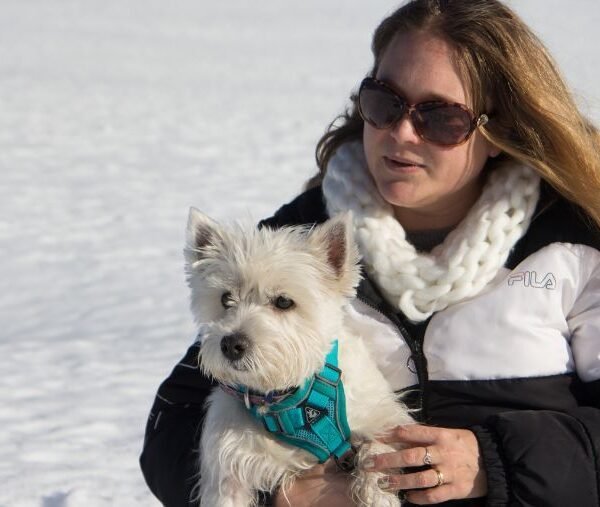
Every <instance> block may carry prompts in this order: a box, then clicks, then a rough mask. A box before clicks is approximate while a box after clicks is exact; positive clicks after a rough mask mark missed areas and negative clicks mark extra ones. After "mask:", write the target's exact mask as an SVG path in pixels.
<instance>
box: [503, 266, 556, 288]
mask: <svg viewBox="0 0 600 507" xmlns="http://www.w3.org/2000/svg"><path fill="white" fill-rule="evenodd" d="M514 284H518V285H524V286H525V287H534V288H536V289H548V290H554V289H556V278H555V277H554V274H552V273H547V274H546V275H544V277H539V276H538V274H537V273H536V272H535V271H520V272H519V273H513V274H512V275H510V276H509V277H508V285H514Z"/></svg>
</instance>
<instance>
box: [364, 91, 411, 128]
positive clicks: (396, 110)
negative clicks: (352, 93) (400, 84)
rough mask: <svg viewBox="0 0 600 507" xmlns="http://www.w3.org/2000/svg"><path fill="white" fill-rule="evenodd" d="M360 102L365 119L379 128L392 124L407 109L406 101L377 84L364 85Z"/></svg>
mask: <svg viewBox="0 0 600 507" xmlns="http://www.w3.org/2000/svg"><path fill="white" fill-rule="evenodd" d="M358 104H359V109H360V113H361V115H362V117H363V120H365V121H366V122H368V123H370V124H371V125H373V126H374V127H375V128H378V129H384V128H388V127H390V126H392V125H393V124H394V123H396V121H398V119H399V118H401V117H402V115H403V114H404V110H405V104H404V103H402V102H401V101H400V100H398V98H397V97H396V96H395V95H394V94H393V93H392V92H390V91H389V90H386V89H385V88H383V87H380V86H378V85H377V84H368V85H363V87H362V88H361V89H360V93H359V95H358Z"/></svg>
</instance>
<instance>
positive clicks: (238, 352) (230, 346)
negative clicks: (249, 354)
mask: <svg viewBox="0 0 600 507" xmlns="http://www.w3.org/2000/svg"><path fill="white" fill-rule="evenodd" d="M249 346H250V340H249V339H248V337H247V336H246V335H244V334H242V333H235V334H230V335H227V336H223V338H221V352H223V355H224V356H225V357H226V358H227V359H229V360H230V361H237V360H238V359H241V358H242V357H244V354H245V353H246V350H248V347H249Z"/></svg>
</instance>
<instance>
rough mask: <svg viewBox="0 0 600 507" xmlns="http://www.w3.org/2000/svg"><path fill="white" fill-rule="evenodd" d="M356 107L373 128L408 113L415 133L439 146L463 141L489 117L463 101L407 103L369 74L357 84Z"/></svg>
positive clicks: (384, 126) (395, 120)
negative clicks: (475, 110)
mask: <svg viewBox="0 0 600 507" xmlns="http://www.w3.org/2000/svg"><path fill="white" fill-rule="evenodd" d="M358 111H359V112H360V116H361V117H362V119H363V120H364V121H366V122H367V123H368V124H369V125H372V126H373V127H375V128H376V129H388V128H391V127H393V126H394V125H396V124H397V123H398V122H399V121H400V120H401V119H402V118H403V117H404V115H405V114H408V116H409V117H410V120H411V122H412V124H413V127H414V129H415V132H416V133H417V134H418V136H419V137H420V138H421V139H423V140H424V141H427V142H430V143H433V144H437V145H440V146H458V145H459V144H462V143H464V142H465V141H466V140H467V139H469V137H470V136H471V134H472V133H473V132H474V131H475V129H476V128H477V127H480V126H481V125H485V124H486V123H487V122H488V120H489V118H488V116H487V115H486V114H481V115H479V116H477V115H475V113H474V112H473V111H471V110H470V109H469V108H468V107H467V106H465V105H464V104H456V103H449V102H442V101H437V100H436V101H429V102H421V103H420V104H409V103H408V102H407V101H406V100H405V99H403V98H402V97H401V96H400V95H398V94H397V93H396V92H395V91H394V90H393V89H392V88H391V87H390V86H389V85H387V84H386V83H384V82H382V81H379V80H378V79H375V78H372V77H368V78H365V79H364V80H363V82H362V83H361V84H360V89H359V92H358Z"/></svg>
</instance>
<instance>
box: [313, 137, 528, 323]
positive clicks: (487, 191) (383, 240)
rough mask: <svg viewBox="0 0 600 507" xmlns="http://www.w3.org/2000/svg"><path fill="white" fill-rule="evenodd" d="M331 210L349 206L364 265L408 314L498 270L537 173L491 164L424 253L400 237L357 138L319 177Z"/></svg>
mask: <svg viewBox="0 0 600 507" xmlns="http://www.w3.org/2000/svg"><path fill="white" fill-rule="evenodd" d="M323 194H324V196H325V201H326V204H327V211H328V213H329V216H334V215H335V214H337V213H340V212H344V211H347V210H351V211H352V215H353V221H354V231H355V237H356V240H357V243H358V247H359V250H360V253H361V255H362V257H363V261H364V263H365V267H366V270H367V273H368V274H369V276H371V277H372V278H373V279H374V280H375V282H376V283H377V285H378V286H379V288H380V289H381V290H382V292H383V294H384V296H385V298H386V299H387V300H388V302H390V303H391V304H392V305H393V306H394V307H395V308H398V309H399V310H401V311H402V312H403V313H404V314H405V315H406V316H407V317H408V318H409V319H410V320H412V321H415V322H418V321H423V320H425V319H427V318H428V317H429V316H431V315H432V314H433V312H436V311H439V310H443V309H444V308H446V307H447V306H449V305H452V304H454V303H458V302H460V301H463V300H465V299H467V298H470V297H473V296H475V295H476V294H478V293H479V292H481V290H482V289H483V288H484V287H485V286H486V285H487V284H488V283H489V282H490V281H491V280H492V279H493V278H494V277H495V276H496V274H497V273H498V270H499V269H500V268H501V267H502V266H503V265H504V263H505V262H506V259H507V258H508V255H509V253H510V250H511V249H512V247H513V246H514V245H515V243H516V242H517V240H518V239H519V238H520V237H521V236H522V235H523V233H524V232H525V231H526V230H527V227H528V226H529V222H530V221H531V217H532V215H533V212H534V210H535V207H536V204H537V201H538V197H539V177H538V176H537V174H536V173H535V172H534V171H533V170H532V169H530V168H528V167H525V166H517V165H512V166H506V167H501V168H498V169H496V170H494V171H493V172H492V173H491V174H490V175H489V178H488V181H487V183H486V185H485V187H484V189H483V192H482V194H481V196H480V197H479V199H478V200H477V202H476V203H475V204H474V205H473V207H472V208H471V210H470V211H469V213H468V214H467V216H466V217H465V218H464V219H463V220H462V221H461V222H460V223H459V224H458V225H457V227H456V228H455V229H454V230H453V231H452V232H451V233H450V234H449V235H448V236H447V237H446V239H445V241H444V242H443V243H442V244H441V245H438V246H437V247H435V248H434V249H433V250H432V251H431V252H430V253H419V252H417V251H416V249H415V247H414V246H413V245H412V244H410V243H409V242H408V241H407V240H406V234H405V231H404V229H403V228H402V226H401V225H400V223H399V222H398V221H397V220H396V218H395V216H394V211H393V208H392V206H391V205H390V204H388V203H387V202H386V201H384V200H383V198H382V197H381V195H380V194H379V192H378V191H377V188H376V186H375V183H374V182H373V180H372V178H371V175H370V174H369V172H368V169H367V165H366V160H365V155H364V150H363V145H362V143H360V142H353V143H348V144H345V145H343V146H341V147H340V148H339V149H338V150H337V152H336V153H335V155H334V156H333V157H332V158H331V160H330V162H329V164H328V166H327V173H326V175H325V178H324V180H323Z"/></svg>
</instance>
